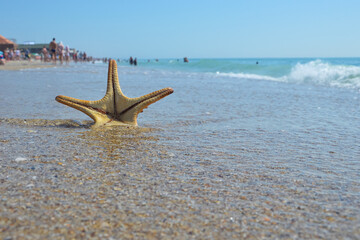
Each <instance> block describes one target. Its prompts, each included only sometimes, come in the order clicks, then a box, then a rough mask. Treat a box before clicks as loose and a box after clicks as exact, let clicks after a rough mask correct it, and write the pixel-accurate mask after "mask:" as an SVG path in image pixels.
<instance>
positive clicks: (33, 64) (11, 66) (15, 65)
mask: <svg viewBox="0 0 360 240" xmlns="http://www.w3.org/2000/svg"><path fill="white" fill-rule="evenodd" d="M55 66H56V65H55V64H53V63H44V62H41V61H39V60H32V61H24V60H21V61H7V62H6V63H5V65H0V71H1V70H8V71H16V70H22V69H34V68H51V67H55Z"/></svg>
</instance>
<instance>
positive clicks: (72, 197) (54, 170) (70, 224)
mask: <svg viewBox="0 0 360 240" xmlns="http://www.w3.org/2000/svg"><path fill="white" fill-rule="evenodd" d="M90 126H91V121H84V122H80V123H79V122H75V121H73V120H34V119H1V120H0V127H1V131H2V132H3V133H4V135H2V137H1V138H0V149H1V152H2V153H3V154H4V155H3V157H2V158H3V161H2V162H1V169H2V170H1V172H0V183H1V184H0V192H1V198H0V208H1V209H2V210H1V213H0V226H1V228H0V237H1V239H40V238H42V239H90V238H97V239H99V238H102V239H192V238H196V239H274V238H276V239H293V238H300V239H329V238H332V239H340V238H343V237H344V236H348V237H349V238H350V239H355V238H354V236H359V234H360V230H359V228H358V226H359V225H357V224H358V223H359V222H358V216H357V215H356V214H355V215H354V213H355V212H356V210H351V208H350V209H349V208H347V209H345V210H344V209H343V206H342V205H337V204H338V203H339V201H340V199H342V200H345V201H347V202H348V203H349V204H355V205H354V206H356V203H355V202H352V201H353V196H351V195H344V196H340V195H334V194H332V193H331V192H332V191H336V189H337V187H336V186H328V185H327V184H326V183H321V181H320V182H319V181H318V182H314V181H313V180H310V181H306V180H305V179H301V178H299V179H298V180H293V177H291V176H292V174H293V171H292V170H291V169H289V168H286V167H279V166H273V165H271V164H266V163H263V164H264V165H263V167H262V168H261V169H259V166H254V168H252V167H251V166H252V165H253V163H252V161H253V159H246V158H242V157H240V160H241V161H240V163H239V164H238V165H232V166H231V167H229V166H227V165H226V164H224V162H223V161H213V160H211V158H212V159H214V156H216V158H217V159H227V160H228V161H230V160H231V159H234V158H239V156H234V155H231V154H228V153H226V152H223V151H222V150H221V149H217V150H211V151H209V153H206V152H199V151H198V150H197V149H194V148H185V147H182V146H181V145H182V144H179V146H175V145H170V146H169V145H167V144H166V141H165V142H164V139H163V138H164V137H163V131H162V130H161V129H152V128H141V127H137V128H135V127H112V128H105V129H101V130H99V131H97V130H91V129H90V128H89V127H90ZM165 140H166V139H165ZM169 140H171V139H169ZM244 151H245V150H244ZM279 165H280V166H281V164H279ZM349 190H350V189H349ZM357 190H358V189H357V186H356V185H355V186H354V189H352V190H350V192H354V193H355V192H356V191H357ZM324 192H327V193H328V194H324ZM334 204H335V205H334ZM344 234H345V235H344Z"/></svg>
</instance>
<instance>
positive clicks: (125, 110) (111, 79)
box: [55, 60, 174, 127]
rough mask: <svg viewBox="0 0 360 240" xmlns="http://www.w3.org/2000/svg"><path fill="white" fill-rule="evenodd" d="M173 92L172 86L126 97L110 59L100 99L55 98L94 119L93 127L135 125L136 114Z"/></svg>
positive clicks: (114, 65) (113, 62) (114, 62)
mask: <svg viewBox="0 0 360 240" xmlns="http://www.w3.org/2000/svg"><path fill="white" fill-rule="evenodd" d="M173 92H174V90H173V89H172V88H163V89H161V90H158V91H155V92H152V93H149V94H147V95H144V96H142V97H137V98H128V97H126V96H125V95H124V94H123V93H122V91H121V88H120V84H119V77H118V72H117V65H116V61H115V60H110V62H109V72H108V80H107V90H106V94H105V96H104V97H103V98H102V99H100V100H98V101H86V100H80V99H76V98H71V97H67V96H62V95H60V96H57V97H56V98H55V100H56V101H58V102H59V103H62V104H65V105H67V106H69V107H72V108H75V109H77V110H79V111H82V112H83V113H85V114H87V115H88V116H89V117H91V118H92V119H93V120H94V121H95V124H94V125H93V127H98V126H104V125H105V126H107V125H133V126H137V116H138V114H139V113H141V112H142V111H143V110H144V109H145V108H147V107H148V106H149V105H150V104H152V103H154V102H157V101H159V100H160V99H161V98H164V97H166V96H167V95H170V94H171V93H173Z"/></svg>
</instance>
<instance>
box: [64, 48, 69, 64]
mask: <svg viewBox="0 0 360 240" xmlns="http://www.w3.org/2000/svg"><path fill="white" fill-rule="evenodd" d="M65 62H66V63H69V62H70V48H69V46H66V47H65Z"/></svg>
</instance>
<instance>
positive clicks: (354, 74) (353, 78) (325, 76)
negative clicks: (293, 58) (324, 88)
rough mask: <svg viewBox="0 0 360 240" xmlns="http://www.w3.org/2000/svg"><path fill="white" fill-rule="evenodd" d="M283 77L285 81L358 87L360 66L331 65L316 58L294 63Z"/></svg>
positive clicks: (359, 86) (359, 84) (359, 83)
mask: <svg viewBox="0 0 360 240" xmlns="http://www.w3.org/2000/svg"><path fill="white" fill-rule="evenodd" d="M283 78H284V79H285V80H286V81H287V82H295V83H314V84H319V85H330V86H336V87H347V88H360V67H357V66H345V65H332V64H329V63H326V62H323V61H321V60H316V61H311V62H308V63H305V64H300V63H298V64H296V65H295V66H294V67H293V68H292V70H291V72H290V74H289V75H288V76H284V77H283Z"/></svg>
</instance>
